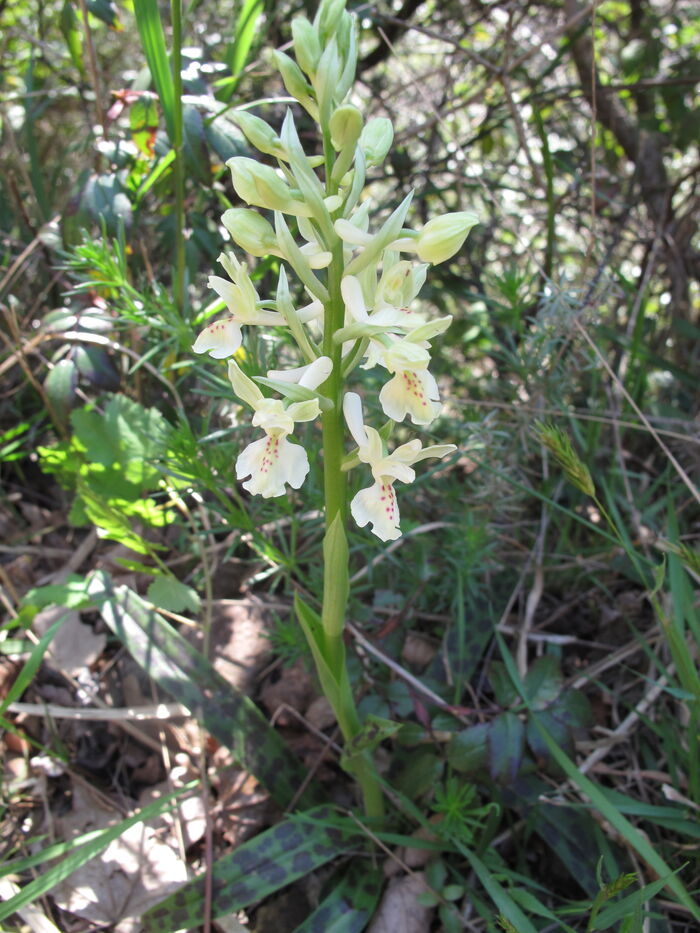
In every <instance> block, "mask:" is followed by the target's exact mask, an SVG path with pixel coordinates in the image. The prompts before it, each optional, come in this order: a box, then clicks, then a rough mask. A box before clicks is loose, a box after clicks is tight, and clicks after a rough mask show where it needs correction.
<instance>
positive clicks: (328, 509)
mask: <svg viewBox="0 0 700 933" xmlns="http://www.w3.org/2000/svg"><path fill="white" fill-rule="evenodd" d="M326 135H327V134H324V136H326ZM324 149H325V151H326V172H327V175H326V177H327V178H328V179H330V175H331V169H332V164H331V157H330V151H332V150H330V147H329V146H327V145H326V146H324ZM332 254H333V259H332V262H331V264H330V266H329V269H328V293H329V300H328V303H327V305H326V307H325V310H324V327H323V353H324V355H325V356H329V357H330V358H331V360H332V361H333V369H332V372H331V375H330V376H329V378H328V380H327V381H326V383H325V384H324V386H323V388H322V391H323V393H324V395H326V396H327V397H328V398H330V399H331V401H332V402H333V408H332V409H331V410H330V411H324V412H323V415H322V419H321V425H322V432H323V488H324V498H325V513H326V536H327V539H328V536H329V534H330V529H331V525H332V524H333V522H334V521H335V520H336V518H339V520H340V523H341V525H342V528H343V531H345V529H346V526H347V511H348V506H347V487H348V482H347V473H345V472H344V471H343V469H342V463H343V455H344V436H345V432H344V428H343V387H344V380H343V365H342V362H343V360H342V346H341V345H340V344H337V343H335V342H334V340H333V335H334V334H335V333H336V331H338V330H339V329H340V328H341V327H342V326H343V324H344V320H345V303H344V301H343V296H342V294H341V291H340V283H341V280H342V277H343V270H344V262H343V244H342V242H341V241H340V240H337V242H336V243H335V244H333V249H332ZM324 553H325V560H324V568H323V573H324V588H323V594H324V598H323V610H322V618H323V626H324V633H325V648H326V651H325V654H326V660H327V661H328V663H329V665H330V666H331V668H332V670H333V672H334V675H335V678H336V681H337V683H338V684H340V683H341V682H343V681H345V682H347V674H346V668H345V663H346V661H345V643H344V641H343V631H344V628H345V616H346V613H347V596H346V595H345V596H343V597H339V594H338V592H337V590H335V591H334V589H333V587H334V581H347V579H348V553H347V548H331V547H329V548H328V549H326V548H324ZM341 586H343V588H345V587H344V584H341V583H340V582H339V583H338V588H340V587H341ZM329 700H331V703H332V705H333V706H334V712H335V714H336V718H337V720H338V725H339V726H340V731H341V732H342V734H343V739H344V741H345V744H346V745H347V744H348V743H350V742H351V741H352V740H353V739H354V738H355V737H356V736H357V735H358V733H359V732H360V728H361V726H360V718H359V716H358V714H357V709H356V707H355V703H354V700H353V697H352V693H351V691H350V690H349V689H347V690H342V689H339V690H338V691H337V693H336V701H335V703H333V698H331V697H329ZM352 773H353V775H354V776H355V778H356V779H357V782H358V783H359V785H360V789H361V791H362V797H363V801H364V807H365V813H366V814H367V816H368V817H373V818H377V819H379V818H381V817H382V816H383V813H384V801H383V797H382V791H381V786H380V784H379V780H378V778H377V774H376V770H375V768H374V763H373V761H372V758H371V754H370V753H369V752H368V751H363V752H361V753H360V754H357V755H353V756H352Z"/></svg>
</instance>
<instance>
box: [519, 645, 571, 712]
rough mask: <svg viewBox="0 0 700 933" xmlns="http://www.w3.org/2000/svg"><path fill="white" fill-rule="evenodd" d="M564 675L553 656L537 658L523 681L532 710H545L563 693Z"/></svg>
mask: <svg viewBox="0 0 700 933" xmlns="http://www.w3.org/2000/svg"><path fill="white" fill-rule="evenodd" d="M563 683H564V675H563V674H562V672H561V667H560V665H559V661H558V660H557V659H556V658H554V657H552V656H551V655H547V654H546V655H544V656H543V657H541V658H536V659H535V660H534V661H533V663H532V665H531V666H530V669H529V670H528V672H527V675H526V677H525V680H524V681H523V688H524V690H525V694H526V696H527V698H528V700H529V701H530V703H531V704H532V708H533V709H536V710H539V709H544V708H545V707H547V706H549V704H550V703H553V702H554V700H556V698H557V697H558V696H559V694H560V693H561V689H562V686H563Z"/></svg>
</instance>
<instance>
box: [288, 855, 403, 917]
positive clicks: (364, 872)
mask: <svg viewBox="0 0 700 933" xmlns="http://www.w3.org/2000/svg"><path fill="white" fill-rule="evenodd" d="M383 884H384V877H383V875H382V873H381V871H379V870H377V869H374V870H372V868H371V867H370V866H366V865H365V864H364V862H361V863H359V862H357V861H355V862H353V863H352V864H351V865H350V866H349V867H348V868H347V869H346V870H345V872H344V873H343V875H342V877H341V878H340V880H339V881H337V883H336V879H335V878H333V879H331V884H330V887H331V893H330V894H329V895H328V897H326V898H325V899H324V900H323V901H322V902H321V903H320V904H319V906H318V907H317V908H316V910H315V911H314V912H313V913H312V914H311V915H310V916H309V917H307V918H306V920H305V921H304V922H303V923H302V924H301V925H300V926H298V927H297V928H296V930H295V931H294V933H361V931H362V930H364V929H365V927H366V925H367V924H368V923H369V921H370V919H371V917H372V914H373V913H374V911H375V908H376V906H377V902H378V900H379V895H380V893H381V890H382V887H383Z"/></svg>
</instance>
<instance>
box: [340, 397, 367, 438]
mask: <svg viewBox="0 0 700 933" xmlns="http://www.w3.org/2000/svg"><path fill="white" fill-rule="evenodd" d="M343 414H344V415H345V421H346V423H347V426H348V428H349V429H350V433H351V434H352V436H353V439H354V441H355V443H356V444H357V446H358V447H366V446H367V444H368V439H367V432H366V431H365V426H364V423H363V421H362V399H361V398H360V396H359V395H358V394H357V392H346V393H345V397H344V398H343Z"/></svg>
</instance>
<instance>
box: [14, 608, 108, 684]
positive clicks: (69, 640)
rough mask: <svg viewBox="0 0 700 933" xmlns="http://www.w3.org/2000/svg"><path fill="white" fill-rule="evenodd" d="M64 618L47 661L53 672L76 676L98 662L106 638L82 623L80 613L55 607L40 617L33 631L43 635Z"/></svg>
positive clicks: (36, 617) (46, 610) (42, 612)
mask: <svg viewBox="0 0 700 933" xmlns="http://www.w3.org/2000/svg"><path fill="white" fill-rule="evenodd" d="M61 615H65V616H66V618H65V619H64V621H63V624H62V625H61V627H60V629H59V630H58V633H57V635H56V637H55V638H54V639H53V641H52V642H51V645H50V654H47V655H46V659H45V660H46V663H47V664H48V665H49V667H52V668H54V670H58V671H62V672H63V673H64V674H72V675H75V674H77V673H78V672H79V671H81V670H83V669H84V668H86V667H89V666H90V665H91V664H93V663H94V662H95V661H96V660H97V658H99V656H100V655H101V654H102V652H103V651H104V647H105V645H106V644H107V636H106V635H104V634H96V633H95V632H94V631H93V630H92V628H91V627H90V626H89V625H85V623H84V622H82V621H81V620H80V613H78V612H72V611H70V610H65V609H62V608H57V607H55V606H52V607H51V608H49V609H43V610H42V611H41V612H39V613H37V615H36V616H35V617H34V622H33V623H32V628H33V629H34V631H35V632H36V634H37V635H39V636H41V635H44V634H45V633H46V632H48V630H49V629H50V628H51V626H52V625H53V624H54V622H56V620H57V619H58V618H59V617H60V616H61Z"/></svg>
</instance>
